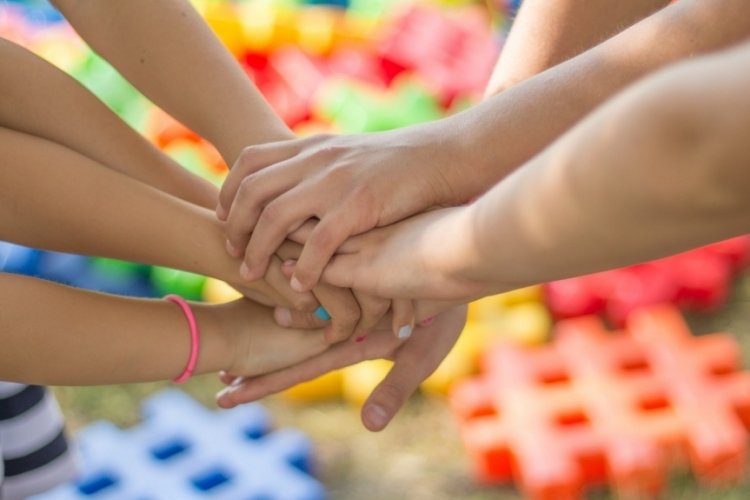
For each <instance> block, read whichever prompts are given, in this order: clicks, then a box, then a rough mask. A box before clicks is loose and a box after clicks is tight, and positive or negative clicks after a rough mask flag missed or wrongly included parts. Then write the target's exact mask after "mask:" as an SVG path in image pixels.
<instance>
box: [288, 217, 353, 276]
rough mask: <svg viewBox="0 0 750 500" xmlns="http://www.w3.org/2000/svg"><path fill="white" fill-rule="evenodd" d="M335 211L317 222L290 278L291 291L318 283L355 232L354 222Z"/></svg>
mask: <svg viewBox="0 0 750 500" xmlns="http://www.w3.org/2000/svg"><path fill="white" fill-rule="evenodd" d="M347 213H349V212H341V211H337V212H334V213H330V214H322V215H321V214H319V215H318V217H319V218H320V219H321V220H320V222H318V224H317V225H316V226H315V228H314V229H313V230H312V232H311V233H310V236H309V238H308V239H307V242H306V243H305V247H304V248H303V249H302V253H301V254H300V256H299V259H297V268H296V269H295V270H294V275H293V276H292V288H293V289H295V290H299V291H304V290H309V289H310V288H312V287H313V286H315V284H317V283H318V281H319V280H320V275H321V274H322V272H323V268H325V266H326V264H328V262H329V261H330V260H331V257H333V254H334V253H336V250H337V249H338V248H339V246H341V245H342V244H343V243H344V242H345V241H346V239H347V238H348V237H349V236H351V235H352V234H353V233H354V232H355V231H356V230H357V229H358V228H357V224H358V222H357V221H356V219H354V218H352V217H350V216H348V215H345V214H347Z"/></svg>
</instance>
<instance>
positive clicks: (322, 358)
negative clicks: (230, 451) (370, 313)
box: [217, 306, 466, 431]
mask: <svg viewBox="0 0 750 500" xmlns="http://www.w3.org/2000/svg"><path fill="white" fill-rule="evenodd" d="M465 321H466V308H465V307H463V306H462V307H456V308H454V309H452V310H450V311H447V312H445V313H443V314H441V315H440V316H438V317H437V318H436V319H435V321H434V322H433V323H432V324H431V325H430V326H425V327H418V328H416V330H415V331H414V334H413V335H412V336H411V338H409V339H408V340H407V341H405V342H400V341H398V340H397V339H395V338H394V337H393V336H392V335H391V334H390V333H389V332H388V331H385V330H380V331H377V332H375V333H373V334H372V335H370V336H368V337H367V340H366V341H364V342H355V341H349V342H343V343H340V344H336V345H334V346H330V347H329V348H328V349H326V350H325V351H322V352H320V351H319V352H320V353H319V354H317V355H316V356H313V357H310V358H309V359H306V360H304V361H301V362H299V363H298V364H296V365H294V366H290V367H288V368H285V369H281V370H278V371H275V372H273V373H268V374H266V375H260V376H257V377H253V378H251V379H247V380H245V381H243V382H241V383H237V384H233V385H232V386H231V387H228V388H226V389H224V390H223V391H222V392H220V393H219V394H218V395H217V402H218V404H219V406H221V407H223V408H231V407H234V406H237V405H238V404H242V403H248V402H250V401H255V400H258V399H260V398H262V397H264V396H267V395H269V394H273V393H276V392H279V391H282V390H284V389H287V388H289V387H292V386H293V385H296V384H299V383H301V382H305V381H308V380H312V379H314V378H316V377H318V376H320V375H323V374H325V373H327V372H330V371H333V370H337V369H339V368H343V367H345V366H349V365H353V364H355V363H358V362H360V361H364V360H368V359H378V358H386V359H392V360H393V361H394V365H393V367H392V368H391V371H390V372H389V373H388V375H387V376H386V377H385V379H383V381H382V382H381V383H380V384H379V385H378V387H377V388H376V389H375V390H374V391H373V392H372V394H371V395H370V397H369V398H368V400H367V402H366V403H365V404H364V406H363V407H362V421H363V423H364V425H365V427H367V428H368V429H369V430H372V431H379V430H382V429H384V428H385V427H386V425H388V423H389V422H390V421H391V419H392V418H393V417H394V416H395V414H396V413H397V412H398V410H399V409H400V408H401V407H402V406H403V405H404V403H405V402H406V400H407V399H408V398H409V396H410V395H411V394H412V393H413V392H414V391H416V390H417V388H418V387H419V384H421V383H422V381H423V380H424V379H426V378H427V377H429V376H430V374H432V372H433V371H435V369H436V368H437V367H438V365H439V364H440V362H441V361H442V360H443V358H445V356H446V355H447V354H448V352H449V351H450V350H451V348H452V347H453V344H454V343H455V342H456V339H457V338H458V335H459V334H460V332H461V329H462V327H463V324H464V322H465ZM235 375H236V372H229V373H225V374H222V381H223V382H224V383H226V384H231V383H233V382H234V381H235V379H236V377H235Z"/></svg>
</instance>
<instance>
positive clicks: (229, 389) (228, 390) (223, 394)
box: [216, 382, 234, 399]
mask: <svg viewBox="0 0 750 500" xmlns="http://www.w3.org/2000/svg"><path fill="white" fill-rule="evenodd" d="M232 383H234V382H232ZM232 390H233V389H232V387H231V386H230V387H225V388H224V389H222V390H221V391H219V393H218V394H217V395H216V399H224V398H226V397H228V396H229V395H230V394H231V393H232Z"/></svg>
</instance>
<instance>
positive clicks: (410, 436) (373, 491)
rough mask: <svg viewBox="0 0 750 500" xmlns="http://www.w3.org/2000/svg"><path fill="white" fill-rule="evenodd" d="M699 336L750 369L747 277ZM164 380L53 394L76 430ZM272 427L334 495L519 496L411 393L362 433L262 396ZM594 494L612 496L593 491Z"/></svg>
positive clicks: (716, 493) (683, 494) (332, 409)
mask: <svg viewBox="0 0 750 500" xmlns="http://www.w3.org/2000/svg"><path fill="white" fill-rule="evenodd" d="M689 320H690V323H691V325H692V326H693V328H694V330H695V331H696V332H697V333H709V332H713V331H718V330H725V331H729V332H731V333H733V334H735V335H736V336H737V338H738V340H739V341H740V342H741V344H742V346H743V353H744V360H745V366H746V367H750V276H748V277H746V278H745V279H744V280H741V281H739V282H738V284H737V286H736V290H735V292H734V294H733V296H732V299H731V301H730V303H729V304H728V306H727V307H726V308H725V309H724V310H722V311H720V312H719V313H717V314H714V315H710V316H701V315H692V316H691V317H690V318H689ZM166 386H168V384H141V385H131V386H110V387H93V388H57V389H56V392H57V395H58V397H59V399H60V402H61V404H62V406H63V408H64V411H65V413H66V415H67V416H68V422H69V427H70V428H71V429H72V430H75V429H76V428H78V427H81V426H83V425H85V424H86V423H87V422H89V421H91V420H95V419H99V418H106V419H109V420H112V421H114V422H115V423H117V424H118V425H122V426H129V425H133V424H134V423H136V422H137V421H138V412H139V410H138V402H139V400H140V399H141V398H142V397H143V396H145V395H147V394H149V393H151V392H154V391H157V390H159V389H161V388H164V387H166ZM218 388H219V384H218V383H217V382H216V380H215V378H214V377H212V376H206V377H199V378H197V379H196V380H193V381H191V382H189V383H188V384H186V385H185V389H186V390H187V391H188V392H190V393H191V394H192V395H193V396H194V397H196V398H197V399H198V400H200V401H202V402H203V403H204V404H207V405H211V404H212V401H213V394H214V393H215V392H216V389H218ZM264 404H265V405H266V406H267V407H269V408H270V409H271V411H272V414H273V415H274V419H275V422H276V424H277V426H296V427H299V428H301V429H303V430H304V431H305V432H307V433H308V434H309V435H310V436H311V437H312V438H313V440H314V441H315V443H316V453H317V459H318V470H319V476H320V478H321V479H322V481H323V482H324V483H325V484H326V486H327V488H328V490H329V492H330V497H331V499H332V500H381V499H384V500H385V499H387V500H400V499H404V500H406V499H409V500H449V499H450V500H455V499H462V500H463V499H466V500H484V499H495V500H498V499H499V500H511V499H518V498H520V496H519V495H518V493H517V492H516V491H515V490H514V489H513V488H511V487H505V488H499V487H484V488H483V487H480V486H478V485H477V484H476V483H475V482H474V481H473V480H472V476H471V472H470V468H469V464H468V462H467V460H466V456H465V454H464V452H463V448H462V446H461V443H460V441H459V438H458V432H457V427H456V424H455V422H454V420H453V418H452V416H451V414H450V411H449V410H448V408H447V405H446V404H445V402H444V401H442V400H439V399H432V398H426V397H416V398H414V399H413V400H412V401H411V402H410V404H409V405H408V406H407V407H406V408H405V409H404V411H402V412H401V414H400V415H399V416H398V417H397V418H396V419H395V420H394V422H393V423H392V424H391V425H390V427H389V428H388V429H387V430H385V431H384V432H381V433H377V434H374V433H370V432H368V431H367V430H365V429H364V428H363V427H362V425H361V423H360V421H359V414H358V410H357V409H356V408H351V407H350V406H347V405H345V404H335V403H327V404H319V405H299V404H293V403H290V402H288V401H284V400H281V399H279V398H269V399H267V400H266V401H264ZM749 497H750V475H749V476H748V478H747V479H746V480H745V481H744V483H743V484H741V485H736V486H733V487H730V488H726V489H715V488H714V489H709V488H705V487H702V486H700V485H698V484H696V482H695V481H694V480H693V479H692V478H691V477H690V476H689V475H688V474H678V475H675V476H674V477H673V478H672V481H671V484H670V487H669V489H668V492H667V493H666V494H665V496H664V498H667V499H670V500H673V499H674V500H709V499H710V500H747V499H748V498H749ZM592 498H597V499H600V498H601V499H605V498H610V495H609V494H608V493H607V492H605V491H602V492H596V493H593V494H592Z"/></svg>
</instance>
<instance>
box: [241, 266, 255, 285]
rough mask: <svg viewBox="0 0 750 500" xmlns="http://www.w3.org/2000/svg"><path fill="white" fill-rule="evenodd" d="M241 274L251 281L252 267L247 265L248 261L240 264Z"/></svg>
mask: <svg viewBox="0 0 750 500" xmlns="http://www.w3.org/2000/svg"><path fill="white" fill-rule="evenodd" d="M240 276H242V277H243V278H244V279H245V280H247V281H251V278H252V276H250V268H249V267H247V263H246V262H243V263H242V265H241V266H240Z"/></svg>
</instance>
